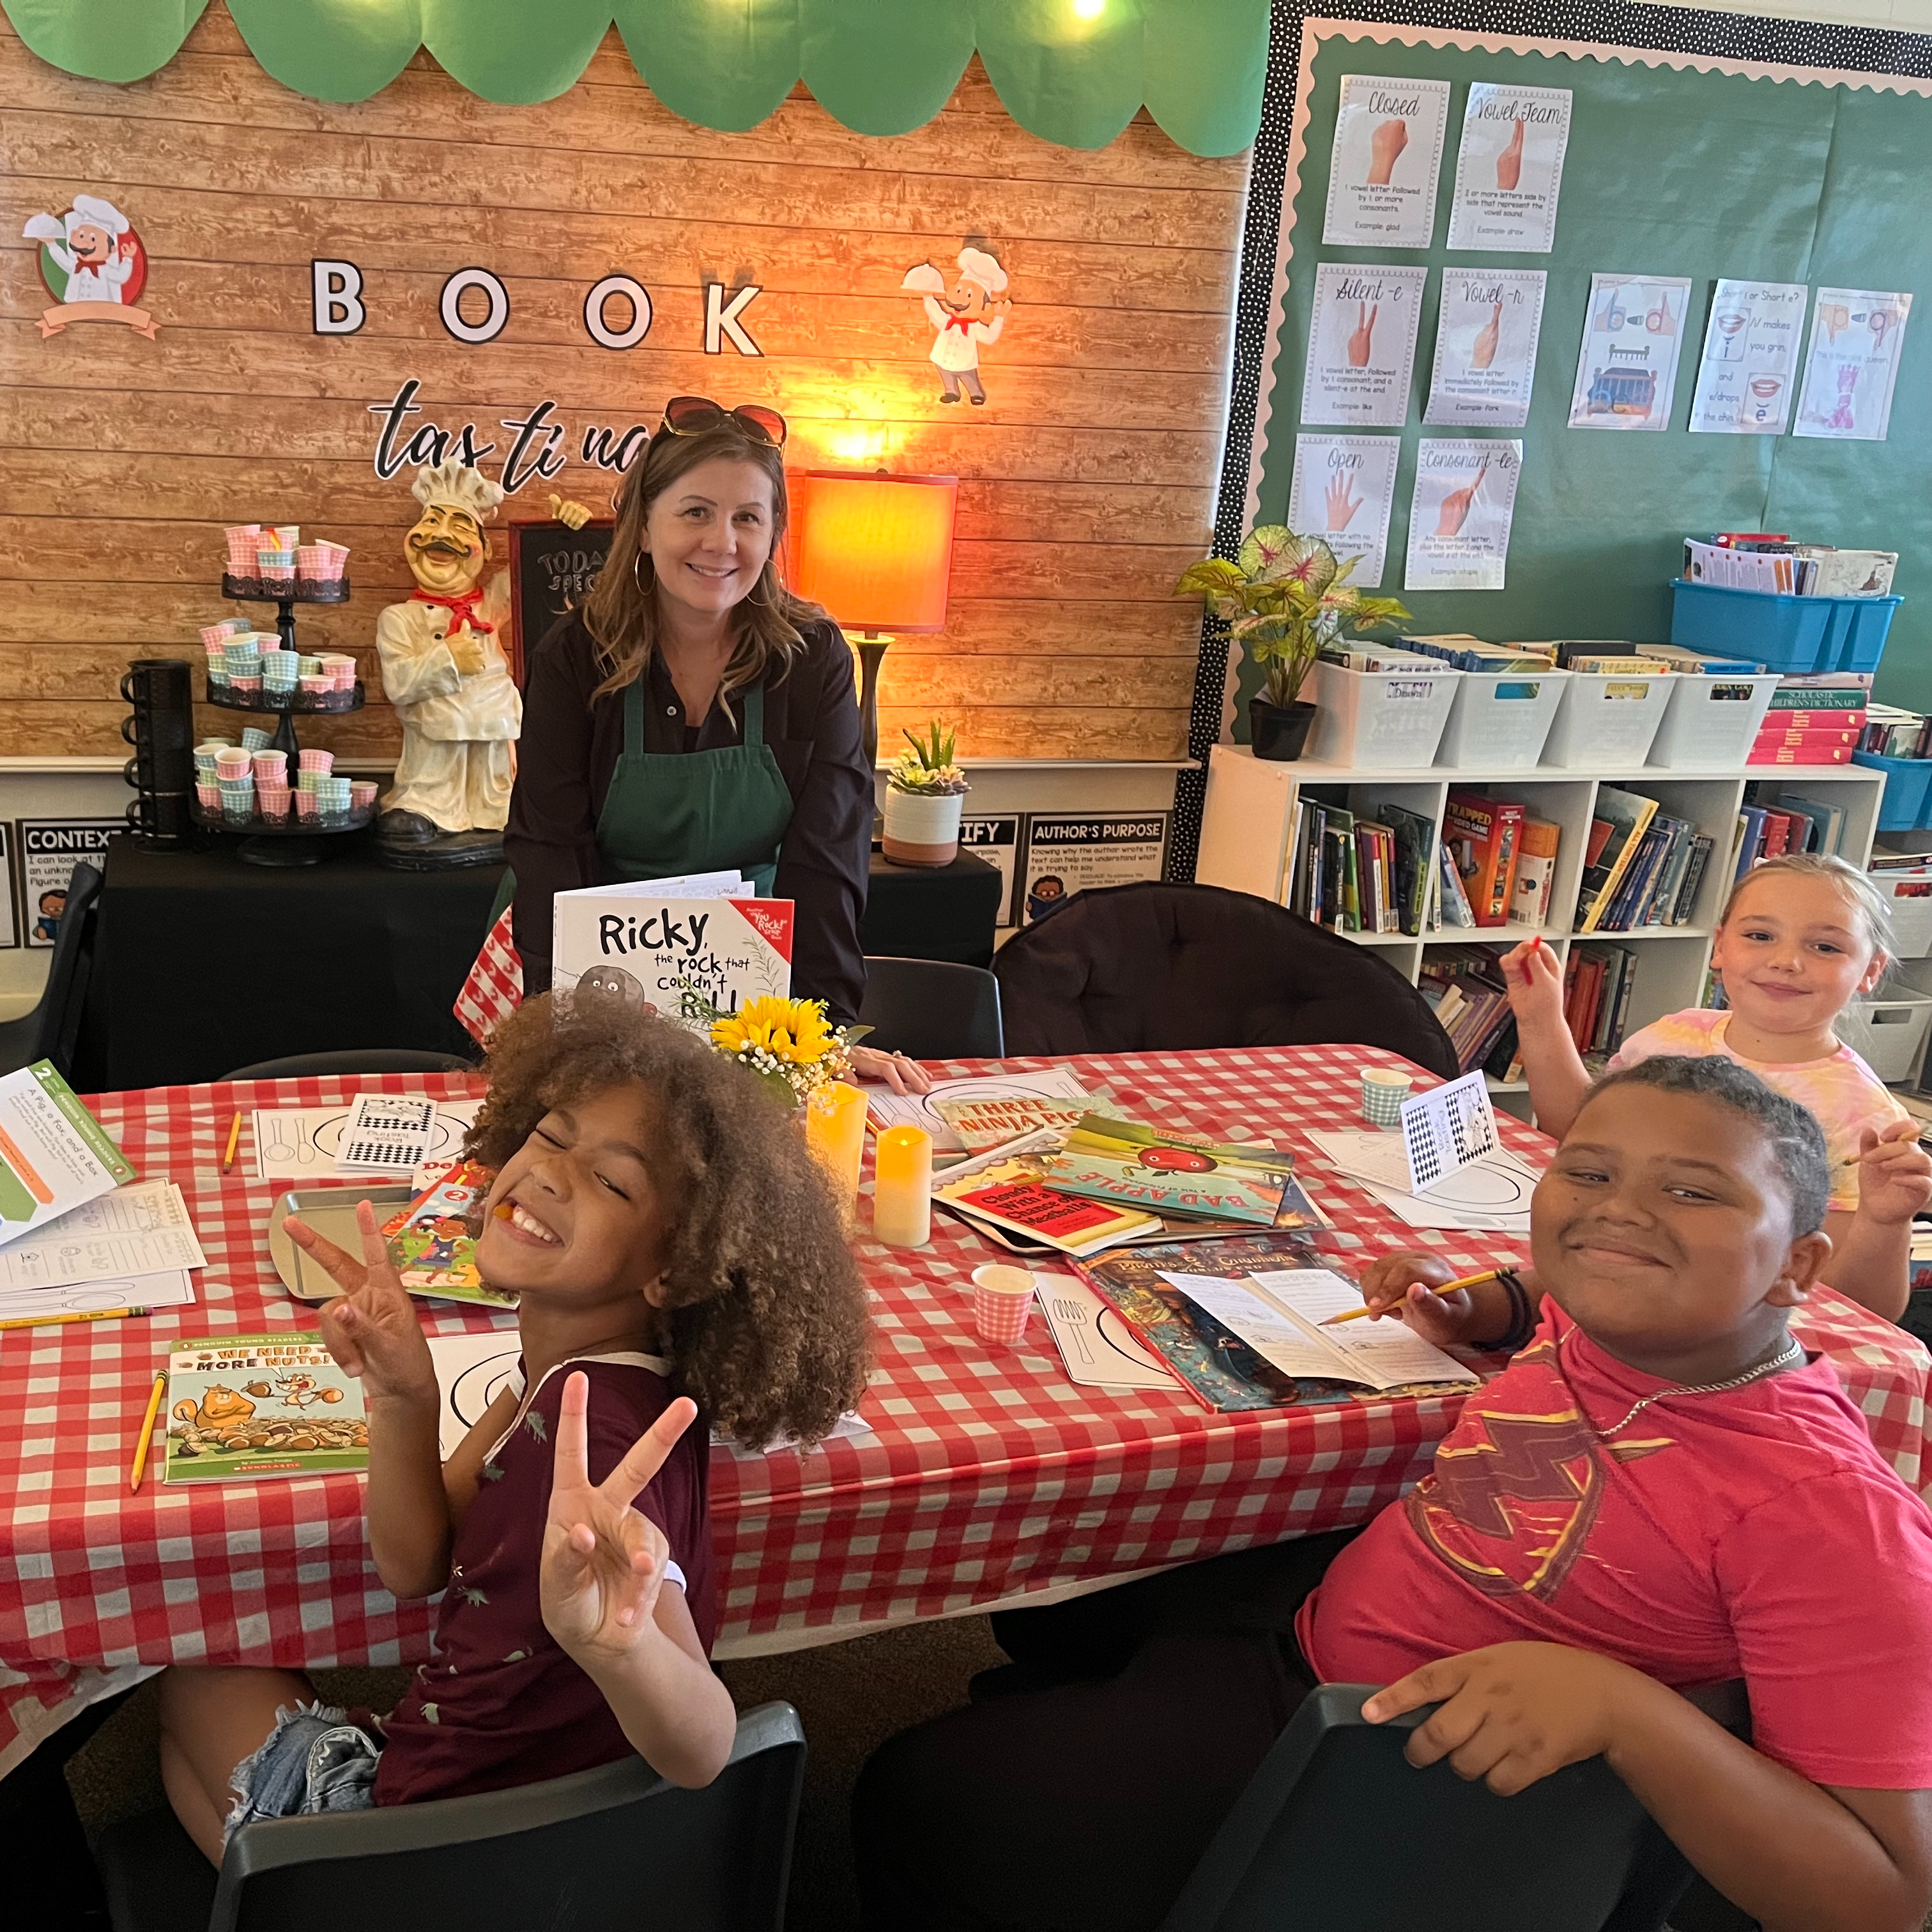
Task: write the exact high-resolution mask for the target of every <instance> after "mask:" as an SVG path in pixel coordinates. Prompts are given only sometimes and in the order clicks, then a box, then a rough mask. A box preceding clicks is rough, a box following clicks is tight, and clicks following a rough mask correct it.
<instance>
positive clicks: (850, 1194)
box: [805, 1080, 865, 1228]
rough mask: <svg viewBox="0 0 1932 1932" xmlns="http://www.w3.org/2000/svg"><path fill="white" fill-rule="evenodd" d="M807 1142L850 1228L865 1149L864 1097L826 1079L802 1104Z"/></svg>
mask: <svg viewBox="0 0 1932 1932" xmlns="http://www.w3.org/2000/svg"><path fill="white" fill-rule="evenodd" d="M805 1145H807V1146H808V1147H809V1148H811V1151H812V1152H813V1153H814V1154H816V1155H817V1157H818V1160H819V1163H820V1165H821V1166H823V1168H824V1169H825V1172H826V1175H828V1176H829V1178H830V1180H831V1182H832V1193H834V1194H835V1196H837V1197H838V1207H839V1211H840V1212H841V1214H843V1215H844V1217H845V1224H846V1226H847V1227H848V1228H849V1227H850V1226H851V1223H852V1204H853V1202H854V1201H855V1200H856V1199H857V1198H858V1193H859V1162H860V1160H862V1159H863V1157H864V1156H865V1095H864V1094H862V1093H861V1092H860V1091H859V1089H858V1088H856V1087H853V1086H849V1085H847V1084H846V1082H844V1081H843V1080H833V1081H829V1082H827V1083H826V1085H824V1086H823V1087H821V1088H819V1089H818V1091H817V1092H816V1093H815V1094H813V1095H812V1097H811V1099H810V1100H808V1101H806V1103H805Z"/></svg>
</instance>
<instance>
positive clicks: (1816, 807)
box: [1778, 798, 1845, 856]
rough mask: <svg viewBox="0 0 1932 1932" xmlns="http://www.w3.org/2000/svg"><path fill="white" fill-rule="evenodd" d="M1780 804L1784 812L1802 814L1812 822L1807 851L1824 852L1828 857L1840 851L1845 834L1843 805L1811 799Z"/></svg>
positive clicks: (1779, 801)
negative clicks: (1839, 847) (1840, 844)
mask: <svg viewBox="0 0 1932 1932" xmlns="http://www.w3.org/2000/svg"><path fill="white" fill-rule="evenodd" d="M1778 803H1779V805H1780V806H1781V808H1783V809H1784V810H1785V811H1798V812H1802V813H1803V814H1805V817H1807V818H1808V819H1810V820H1811V828H1812V829H1811V836H1810V838H1808V839H1807V840H1806V841H1805V850H1806V851H1808V852H1822V853H1826V855H1827V856H1830V855H1832V854H1834V853H1836V852H1837V851H1838V846H1839V843H1840V841H1841V840H1842V839H1843V837H1844V832H1845V808H1844V807H1843V805H1826V804H1823V803H1822V802H1820V801H1818V800H1817V799H1809V798H1783V799H1779V800H1778Z"/></svg>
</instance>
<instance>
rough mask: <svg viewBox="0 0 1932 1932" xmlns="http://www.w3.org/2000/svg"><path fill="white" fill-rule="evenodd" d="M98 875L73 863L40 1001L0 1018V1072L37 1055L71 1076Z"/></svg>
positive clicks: (88, 973)
mask: <svg viewBox="0 0 1932 1932" xmlns="http://www.w3.org/2000/svg"><path fill="white" fill-rule="evenodd" d="M100 898H101V874H100V872H99V871H98V870H97V869H96V868H95V867H94V866H92V865H86V864H82V865H76V866H75V867H74V872H73V874H72V876H71V877H70V878H69V879H68V887H67V909H66V910H65V911H64V912H63V913H62V914H61V922H60V931H59V932H58V933H57V934H56V935H55V938H54V953H53V957H52V959H50V960H49V961H48V962H47V983H46V988H45V989H44V990H43V992H42V993H41V995H40V1004H38V1005H37V1006H36V1007H34V1010H33V1011H32V1012H31V1013H23V1014H22V1015H21V1016H20V1018H19V1019H17V1020H7V1021H6V1022H4V1023H0V1073H18V1072H19V1071H20V1069H21V1068H22V1067H31V1065H32V1064H34V1061H37V1060H51V1061H52V1062H53V1064H54V1065H55V1067H58V1069H59V1070H60V1076H61V1078H62V1079H63V1080H71V1079H73V1077H74V1058H75V1055H76V1054H77V1052H78V1050H79V1048H80V1022H81V1014H82V1012H83V1010H84V1009H85V1007H86V1004H87V988H88V983H89V980H91V979H92V977H93V974H94V940H95V927H96V926H97V924H98V921H99V919H100V913H101V908H100V904H99V901H100Z"/></svg>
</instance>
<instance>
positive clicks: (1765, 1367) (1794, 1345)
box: [1586, 1335, 1805, 1442]
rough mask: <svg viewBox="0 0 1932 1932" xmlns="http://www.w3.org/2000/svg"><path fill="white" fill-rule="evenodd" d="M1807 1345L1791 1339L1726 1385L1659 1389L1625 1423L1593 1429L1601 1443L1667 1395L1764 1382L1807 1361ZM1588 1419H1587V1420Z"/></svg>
mask: <svg viewBox="0 0 1932 1932" xmlns="http://www.w3.org/2000/svg"><path fill="white" fill-rule="evenodd" d="M1804 1355H1805V1345H1804V1344H1803V1343H1802V1342H1800V1341H1799V1339H1798V1337H1796V1335H1794V1336H1793V1337H1791V1338H1790V1340H1788V1341H1787V1343H1785V1345H1784V1347H1783V1348H1781V1349H1779V1350H1778V1353H1777V1354H1776V1355H1774V1356H1772V1358H1771V1360H1770V1361H1768V1362H1760V1363H1759V1364H1758V1365H1757V1367H1756V1368H1754V1369H1747V1370H1745V1373H1743V1374H1742V1375H1741V1376H1732V1378H1731V1379H1730V1381H1729V1382H1685V1383H1682V1384H1679V1385H1675V1386H1673V1387H1672V1388H1661V1389H1658V1391H1656V1392H1655V1394H1651V1395H1646V1396H1640V1397H1638V1398H1637V1400H1636V1401H1635V1402H1634V1403H1631V1410H1630V1413H1629V1414H1628V1415H1626V1416H1625V1418H1624V1419H1623V1420H1622V1421H1621V1422H1613V1423H1612V1424H1610V1427H1609V1428H1607V1429H1598V1427H1597V1425H1596V1424H1595V1423H1594V1422H1593V1423H1591V1424H1590V1427H1591V1429H1592V1431H1593V1432H1594V1433H1595V1435H1596V1436H1597V1438H1598V1440H1599V1441H1600V1442H1601V1441H1602V1440H1604V1439H1606V1438H1607V1437H1609V1436H1614V1435H1616V1433H1618V1431H1619V1430H1625V1429H1628V1427H1630V1426H1631V1424H1632V1423H1633V1422H1634V1421H1636V1420H1637V1418H1638V1417H1639V1416H1640V1415H1642V1414H1643V1412H1644V1411H1645V1410H1646V1409H1648V1408H1649V1406H1651V1404H1652V1403H1654V1402H1661V1401H1662V1400H1664V1397H1666V1396H1667V1395H1722V1394H1724V1391H1726V1390H1727V1389H1734V1388H1743V1387H1744V1386H1745V1384H1746V1383H1747V1382H1762V1381H1763V1379H1764V1378H1765V1377H1766V1376H1775V1375H1776V1374H1777V1373H1778V1370H1781V1369H1788V1368H1790V1366H1791V1365H1792V1364H1793V1362H1796V1361H1802V1360H1803V1359H1804ZM1587 1420H1588V1418H1586V1421H1587Z"/></svg>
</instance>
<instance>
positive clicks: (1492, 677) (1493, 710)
mask: <svg viewBox="0 0 1932 1932" xmlns="http://www.w3.org/2000/svg"><path fill="white" fill-rule="evenodd" d="M1570 676H1571V674H1570V673H1569V672H1568V671H1567V670H1539V671H1523V670H1466V671H1465V672H1464V673H1463V682H1461V683H1460V684H1459V685H1457V687H1456V701H1455V703H1453V704H1452V705H1451V706H1450V707H1449V722H1448V725H1447V726H1446V727H1445V728H1444V730H1443V733H1442V745H1440V746H1439V748H1438V749H1437V751H1436V763H1438V764H1439V765H1453V766H1457V768H1458V769H1462V770H1466V771H1475V770H1478V769H1481V770H1483V771H1487V772H1518V771H1527V770H1528V769H1529V768H1530V767H1531V766H1532V765H1534V764H1535V763H1536V761H1537V760H1538V759H1539V758H1540V757H1542V755H1543V747H1544V742H1545V740H1546V739H1548V737H1549V736H1550V726H1551V725H1552V724H1553V723H1554V722H1555V721H1556V707H1557V706H1559V704H1560V703H1562V701H1563V687H1564V686H1565V685H1566V684H1568V682H1569V681H1570ZM1740 762H1742V760H1740Z"/></svg>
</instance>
